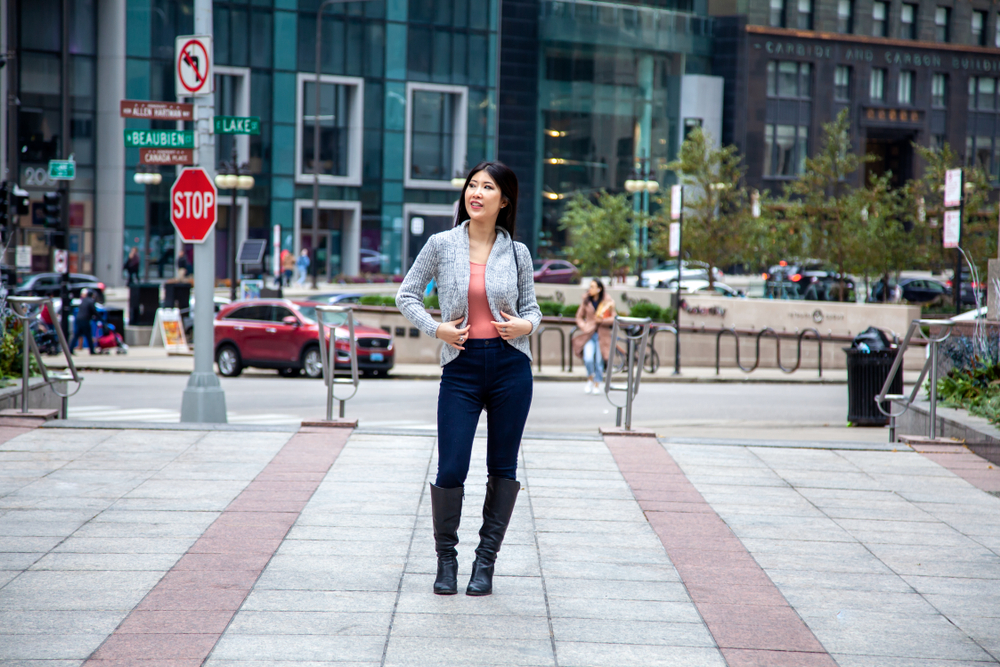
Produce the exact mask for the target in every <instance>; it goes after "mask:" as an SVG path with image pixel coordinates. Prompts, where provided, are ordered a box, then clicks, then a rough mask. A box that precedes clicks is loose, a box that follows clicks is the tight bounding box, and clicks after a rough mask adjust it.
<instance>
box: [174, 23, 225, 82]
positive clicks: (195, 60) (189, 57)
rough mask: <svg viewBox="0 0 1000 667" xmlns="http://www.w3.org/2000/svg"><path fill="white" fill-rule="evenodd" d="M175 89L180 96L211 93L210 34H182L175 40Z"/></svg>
mask: <svg viewBox="0 0 1000 667" xmlns="http://www.w3.org/2000/svg"><path fill="white" fill-rule="evenodd" d="M174 53H175V54H176V57H175V62H174V73H175V75H176V81H175V84H174V85H175V89H176V91H177V96H178V97H191V96H193V95H211V94H212V92H213V91H214V89H215V87H214V85H213V82H212V78H213V77H212V37H211V36H210V35H181V36H180V37H178V38H177V39H176V40H175V41H174Z"/></svg>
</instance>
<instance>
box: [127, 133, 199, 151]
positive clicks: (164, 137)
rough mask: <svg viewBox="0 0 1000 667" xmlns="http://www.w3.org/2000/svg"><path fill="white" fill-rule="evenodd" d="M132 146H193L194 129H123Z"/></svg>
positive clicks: (128, 143) (129, 144) (128, 142)
mask: <svg viewBox="0 0 1000 667" xmlns="http://www.w3.org/2000/svg"><path fill="white" fill-rule="evenodd" d="M125 145H126V146H129V147H132V148H194V130H125Z"/></svg>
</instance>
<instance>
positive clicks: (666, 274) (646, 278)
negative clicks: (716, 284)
mask: <svg viewBox="0 0 1000 667" xmlns="http://www.w3.org/2000/svg"><path fill="white" fill-rule="evenodd" d="M681 267H682V271H681V279H682V280H683V281H684V282H687V280H688V279H689V278H690V279H691V280H708V264H705V263H704V262H696V261H693V260H687V259H686V260H684V263H683V264H682V265H681ZM712 273H713V275H714V276H715V280H716V281H721V280H722V271H720V270H719V269H718V267H716V268H715V269H713V270H712ZM671 281H674V282H676V281H677V260H676V259H669V260H667V261H665V262H661V263H660V264H658V265H657V266H655V267H653V268H652V269H647V270H644V271H643V272H642V280H640V281H639V287H665V286H666V285H667V284H668V283H669V282H671Z"/></svg>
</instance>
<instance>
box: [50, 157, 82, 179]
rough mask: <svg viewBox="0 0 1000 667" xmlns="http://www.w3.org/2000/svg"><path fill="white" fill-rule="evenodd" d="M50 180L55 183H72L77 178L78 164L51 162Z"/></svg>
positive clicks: (68, 161) (70, 161) (60, 161)
mask: <svg viewBox="0 0 1000 667" xmlns="http://www.w3.org/2000/svg"><path fill="white" fill-rule="evenodd" d="M49 178H50V179H52V180H53V181H72V180H73V179H74V178H76V162H74V161H73V160H49Z"/></svg>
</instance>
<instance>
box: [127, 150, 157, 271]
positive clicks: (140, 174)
mask: <svg viewBox="0 0 1000 667" xmlns="http://www.w3.org/2000/svg"><path fill="white" fill-rule="evenodd" d="M132 180H134V181H135V182H136V183H138V184H139V185H146V186H149V185H159V184H160V183H162V182H163V175H162V174H160V172H158V171H156V168H155V167H153V168H150V169H148V170H147V169H146V168H145V167H142V166H140V167H139V168H138V169H136V172H135V174H133V176H132ZM144 192H145V196H146V207H145V210H146V222H145V225H144V229H145V232H144V237H143V238H144V241H143V245H144V246H145V247H144V249H143V254H142V257H143V259H142V264H143V266H142V281H143V282H149V232H150V223H149V188H148V187H146V188H145V189H144ZM161 273H162V271H161Z"/></svg>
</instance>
